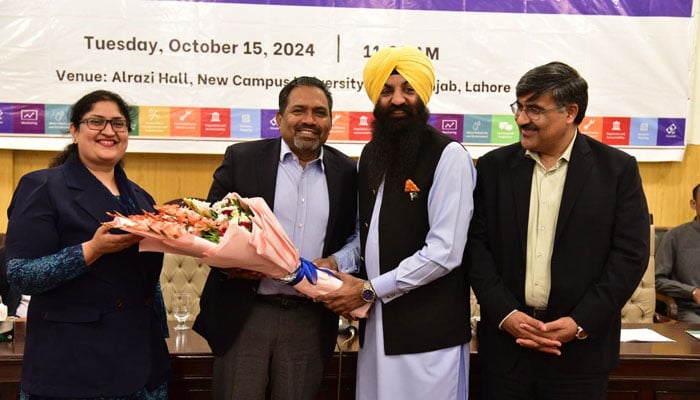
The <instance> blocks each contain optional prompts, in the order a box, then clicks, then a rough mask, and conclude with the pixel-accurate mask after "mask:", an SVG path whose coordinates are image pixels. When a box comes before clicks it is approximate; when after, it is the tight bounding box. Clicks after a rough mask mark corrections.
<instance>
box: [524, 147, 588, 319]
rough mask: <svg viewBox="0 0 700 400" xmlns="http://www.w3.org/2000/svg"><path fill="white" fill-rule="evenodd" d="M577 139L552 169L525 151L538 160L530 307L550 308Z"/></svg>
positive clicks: (528, 271) (530, 231)
mask: <svg viewBox="0 0 700 400" xmlns="http://www.w3.org/2000/svg"><path fill="white" fill-rule="evenodd" d="M574 140H576V134H574V137H573V138H572V139H571V142H570V143H569V146H567V148H566V150H564V153H563V154H562V155H561V156H560V157H559V159H558V160H557V162H556V163H555V164H554V166H553V167H552V168H550V169H549V170H547V169H546V168H545V166H544V165H543V164H542V162H541V161H540V157H539V154H537V153H535V152H532V151H529V150H526V151H525V155H526V156H527V157H530V158H532V159H533V160H535V168H534V169H533V171H532V186H531V188H530V212H529V217H528V225H527V250H526V257H527V259H526V267H525V303H526V304H527V305H528V306H530V307H535V308H547V302H548V300H549V291H550V288H551V281H552V279H551V277H552V275H551V260H552V253H553V250H554V234H555V232H556V228H557V218H558V216H559V207H560V205H561V198H562V193H563V192H564V183H565V182H566V172H567V171H568V167H569V160H570V159H571V150H572V149H573V147H574Z"/></svg>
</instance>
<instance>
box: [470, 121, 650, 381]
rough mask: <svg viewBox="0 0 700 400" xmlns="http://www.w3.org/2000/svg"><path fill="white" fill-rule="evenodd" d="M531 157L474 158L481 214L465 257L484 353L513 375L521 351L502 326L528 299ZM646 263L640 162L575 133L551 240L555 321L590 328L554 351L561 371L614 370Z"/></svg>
mask: <svg viewBox="0 0 700 400" xmlns="http://www.w3.org/2000/svg"><path fill="white" fill-rule="evenodd" d="M533 168H534V161H533V160H532V159H530V158H528V157H526V156H525V150H524V149H523V148H522V146H521V145H520V143H515V144H512V145H509V146H506V147H503V148H500V149H497V150H493V151H491V152H490V153H488V154H486V155H484V156H483V157H481V158H480V159H479V160H478V163H477V170H478V174H477V185H476V190H475V194H474V196H475V211H474V217H473V219H472V222H471V227H470V232H469V239H468V241H467V249H466V256H467V260H468V263H469V271H470V278H471V283H472V287H473V288H474V291H475V293H476V296H477V298H478V300H479V304H480V307H481V321H480V322H479V324H478V330H477V332H478V333H477V337H478V342H479V359H480V360H482V361H483V362H484V364H483V365H484V368H485V369H486V370H489V371H500V372H504V371H507V370H508V369H509V368H510V367H511V366H513V364H514V363H515V362H516V361H517V359H518V357H519V355H520V354H521V352H523V351H533V350H527V349H524V348H522V347H521V346H519V345H517V344H516V343H515V339H514V338H513V337H512V336H510V334H508V333H507V332H505V331H502V330H500V329H499V328H498V324H499V323H500V322H501V321H502V320H503V318H505V317H506V316H507V315H508V314H509V313H510V312H511V311H512V310H514V309H522V308H523V307H524V306H525V305H526V304H525V259H526V245H527V226H528V212H529V207H530V204H529V203H530V187H531V182H532V171H533ZM648 262H649V212H648V209H647V203H646V198H645V196H644V192H643V189H642V183H641V178H640V176H639V170H638V166H637V163H636V160H635V159H634V158H633V157H631V156H629V155H627V154H625V153H623V152H622V151H620V150H617V149H614V148H612V147H610V146H607V145H604V144H602V143H600V142H597V141H595V140H594V139H591V138H589V137H588V136H585V135H582V134H578V135H577V136H576V139H575V142H574V146H573V151H572V154H571V159H570V161H569V165H568V172H567V175H566V182H565V184H564V191H563V195H562V200H561V207H560V210H559V216H558V220H557V225H556V232H555V237H554V250H553V254H552V258H551V292H550V296H549V301H548V305H547V309H548V317H549V320H554V319H557V318H561V317H565V316H571V317H572V318H573V319H574V320H575V321H576V322H577V323H578V324H579V325H580V326H582V327H583V328H584V329H586V331H587V332H588V333H589V338H588V339H586V340H574V341H571V342H569V343H566V344H564V345H563V346H562V349H561V351H562V355H561V356H559V357H557V356H551V362H552V363H553V365H554V366H555V368H557V369H559V370H571V371H579V372H591V373H593V372H606V371H609V370H611V369H614V368H616V367H617V365H618V362H619V347H620V324H621V318H620V310H621V308H622V306H623V305H624V303H625V302H626V301H627V299H628V298H629V297H630V295H631V294H632V292H633V291H634V290H635V288H636V286H637V285H638V283H639V281H640V279H641V277H642V275H643V274H644V271H645V269H646V267H647V265H648Z"/></svg>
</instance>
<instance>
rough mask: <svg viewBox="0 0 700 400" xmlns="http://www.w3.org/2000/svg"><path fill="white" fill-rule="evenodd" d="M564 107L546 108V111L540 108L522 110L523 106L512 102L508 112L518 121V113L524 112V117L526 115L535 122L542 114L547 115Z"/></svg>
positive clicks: (562, 105) (561, 105)
mask: <svg viewBox="0 0 700 400" xmlns="http://www.w3.org/2000/svg"><path fill="white" fill-rule="evenodd" d="M564 107H566V105H564V104H560V105H558V106H556V107H552V108H547V109H541V108H537V107H532V106H529V107H524V108H523V106H521V105H520V104H518V102H517V101H514V102H513V103H511V104H510V110H511V111H512V112H513V115H515V119H518V116H519V115H520V113H522V112H523V111H524V112H525V115H527V117H528V118H529V119H530V120H531V121H537V120H539V119H540V116H541V115H542V114H544V113H548V112H550V111H554V110H561V109H562V108H564Z"/></svg>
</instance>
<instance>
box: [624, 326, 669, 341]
mask: <svg viewBox="0 0 700 400" xmlns="http://www.w3.org/2000/svg"><path fill="white" fill-rule="evenodd" d="M620 342H675V340H673V339H670V338H667V337H666V336H664V335H662V334H660V333H658V332H656V331H655V330H653V329H649V328H638V329H623V330H622V331H621V332H620Z"/></svg>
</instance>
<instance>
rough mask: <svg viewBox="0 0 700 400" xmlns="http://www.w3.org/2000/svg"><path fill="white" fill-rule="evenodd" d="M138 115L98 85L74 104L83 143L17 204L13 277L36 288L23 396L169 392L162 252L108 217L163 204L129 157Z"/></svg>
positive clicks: (10, 241) (36, 178)
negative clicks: (133, 173) (140, 181)
mask: <svg viewBox="0 0 700 400" xmlns="http://www.w3.org/2000/svg"><path fill="white" fill-rule="evenodd" d="M130 130H131V117H130V115H129V108H128V106H127V104H126V103H125V102H124V100H122V98H121V97H120V96H119V95H117V94H115V93H112V92H108V91H102V90H100V91H95V92H92V93H89V94H87V95H85V96H84V97H83V98H81V99H80V100H78V102H77V103H76V104H75V105H74V106H73V109H72V114H71V119H70V133H71V136H72V137H73V143H72V144H70V145H69V146H68V147H66V150H64V152H63V153H61V154H59V156H58V157H57V158H56V159H55V160H54V162H53V163H52V166H51V168H48V169H43V170H39V171H34V172H31V173H29V174H27V175H25V176H23V177H22V179H21V180H20V182H19V184H18V186H17V188H16V190H15V193H14V195H13V198H12V202H11V203H10V207H9V209H8V216H9V224H8V229H7V239H6V247H7V268H8V271H7V273H8V279H9V280H10V282H11V283H12V284H13V285H15V287H17V288H18V289H19V291H20V293H25V294H29V295H31V296H32V300H31V303H30V305H29V312H28V315H27V336H26V344H25V351H24V359H23V364H22V384H21V388H22V391H21V398H22V399H30V400H35V399H47V398H51V399H53V398H71V399H87V398H100V399H114V398H119V399H167V380H168V376H169V371H170V365H169V356H168V349H167V346H166V344H165V339H164V337H166V336H167V323H166V320H165V307H164V303H163V296H162V293H161V290H160V286H159V283H158V282H159V275H160V270H161V266H162V259H163V255H162V254H160V253H147V252H144V253H141V252H139V250H138V241H139V237H138V236H136V235H133V234H127V233H125V232H120V231H116V232H113V231H110V230H109V229H108V228H107V227H105V226H103V225H102V223H103V222H106V221H110V220H111V219H112V218H111V217H109V216H108V215H107V212H114V211H117V212H120V213H122V214H126V215H128V214H136V213H143V210H153V204H155V201H154V200H153V198H152V197H151V196H150V195H149V194H148V193H146V192H145V191H144V190H143V189H141V188H140V187H139V186H138V185H136V184H135V183H133V182H131V181H130V180H129V179H128V178H127V176H126V174H125V173H124V170H123V169H122V166H121V160H122V157H123V156H124V154H125V153H126V148H127V143H128V138H129V131H130Z"/></svg>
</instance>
